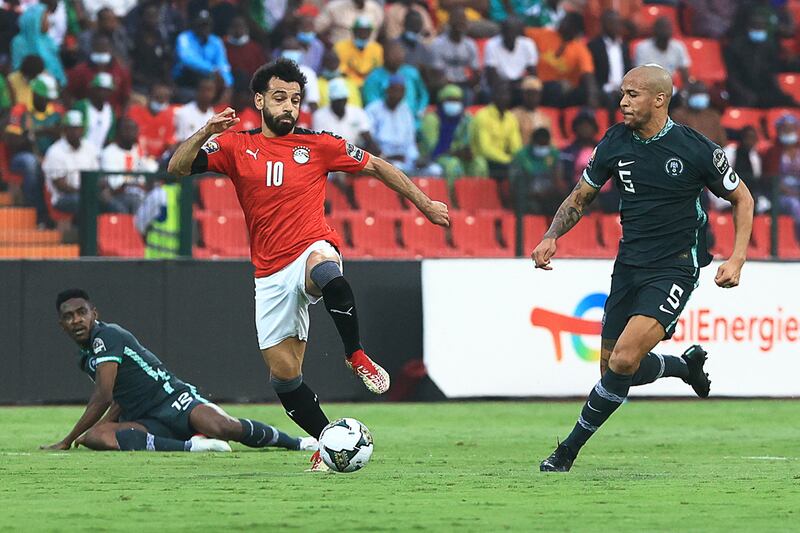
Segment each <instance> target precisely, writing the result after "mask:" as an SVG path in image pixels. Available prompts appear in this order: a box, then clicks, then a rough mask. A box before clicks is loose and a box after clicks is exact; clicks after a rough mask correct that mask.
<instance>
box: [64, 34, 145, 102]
mask: <svg viewBox="0 0 800 533" xmlns="http://www.w3.org/2000/svg"><path fill="white" fill-rule="evenodd" d="M101 72H107V73H109V74H111V78H112V79H113V80H114V92H113V93H112V94H111V100H110V102H111V105H112V107H113V108H114V110H115V111H116V112H117V113H120V112H122V110H123V109H125V107H126V105H127V103H128V98H129V97H130V92H131V73H130V70H128V68H127V67H126V66H124V65H123V64H122V63H121V62H120V61H119V60H118V59H117V58H115V57H114V55H113V54H112V52H111V41H110V40H109V39H108V37H107V36H106V35H104V34H102V33H100V34H97V35H95V36H94V40H93V44H92V53H91V54H89V60H88V61H84V62H82V63H78V64H77V65H75V66H74V67H72V68H71V69H70V70H69V72H68V78H69V84H68V85H67V92H68V93H69V96H70V97H71V99H72V100H81V99H83V98H86V97H87V96H88V93H89V88H90V85H91V83H92V80H94V79H95V77H96V76H97V75H98V74H99V73H101Z"/></svg>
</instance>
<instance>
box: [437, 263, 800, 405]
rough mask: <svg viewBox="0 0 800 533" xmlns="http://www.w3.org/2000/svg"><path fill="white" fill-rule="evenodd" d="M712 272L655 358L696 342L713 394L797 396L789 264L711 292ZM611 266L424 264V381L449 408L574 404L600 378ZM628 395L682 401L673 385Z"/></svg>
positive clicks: (686, 391) (799, 328)
mask: <svg viewBox="0 0 800 533" xmlns="http://www.w3.org/2000/svg"><path fill="white" fill-rule="evenodd" d="M717 266H718V263H713V264H712V265H710V266H708V267H706V268H705V269H703V270H702V271H701V272H702V273H701V276H700V285H699V287H698V288H697V289H696V290H695V291H694V293H693V294H692V297H691V299H690V300H689V303H688V305H687V306H686V309H685V310H684V312H683V314H682V316H681V318H680V320H679V322H678V325H677V329H676V332H675V335H674V337H673V339H672V340H670V341H665V342H663V343H661V344H660V345H659V346H657V347H656V349H655V350H654V351H656V352H657V353H665V354H672V355H680V354H681V353H682V352H683V351H684V350H685V349H686V348H687V347H688V346H690V345H692V344H702V345H703V347H705V348H706V349H707V350H708V352H709V354H710V355H709V362H708V364H707V368H708V370H709V372H710V374H711V378H712V381H713V385H712V389H711V391H712V394H713V395H714V396H737V397H740V396H754V397H756V396H769V397H772V396H775V397H791V396H800V382H799V381H798V380H797V375H798V373H800V357H798V355H800V299H799V298H798V295H797V291H796V290H792V289H787V283H788V284H790V285H791V284H792V283H793V282H792V280H796V279H799V278H800V263H777V262H755V261H754V262H749V263H747V264H746V265H745V267H744V270H743V272H742V280H741V285H740V286H739V287H737V288H735V289H721V288H719V287H717V286H716V285H715V284H714V276H715V274H716V270H717ZM612 267H613V262H612V261H602V260H588V261H587V260H574V261H571V260H560V259H557V260H556V261H555V262H554V263H553V270H552V271H549V272H545V271H539V270H535V269H533V268H532V266H531V264H530V261H529V260H518V259H510V260H501V261H498V260H491V261H489V260H470V261H465V260H458V259H449V260H440V261H428V260H426V261H423V263H422V289H423V297H422V300H423V318H424V320H423V331H424V353H425V358H424V360H425V365H426V367H427V370H428V373H429V375H430V377H431V379H432V380H433V382H434V383H435V384H436V385H438V387H439V388H440V389H441V390H442V392H443V393H444V394H445V395H446V396H447V397H449V398H466V397H564V396H579V397H583V396H584V395H585V394H586V393H587V392H588V390H589V388H590V387H591V386H592V384H593V383H594V382H595V381H596V380H597V379H598V377H599V367H598V360H599V356H600V351H599V350H600V330H601V320H602V317H603V305H604V303H605V300H606V298H607V295H608V290H609V286H610V275H611V272H612ZM465 287H467V288H468V290H459V289H460V288H465ZM454 288H455V289H454ZM631 391H632V392H631V394H632V395H647V396H692V395H693V394H692V392H691V389H690V388H688V387H687V386H686V385H685V384H684V383H683V382H681V381H680V380H678V379H664V380H659V381H657V382H656V383H654V384H652V385H647V386H646V387H635V388H633V389H631Z"/></svg>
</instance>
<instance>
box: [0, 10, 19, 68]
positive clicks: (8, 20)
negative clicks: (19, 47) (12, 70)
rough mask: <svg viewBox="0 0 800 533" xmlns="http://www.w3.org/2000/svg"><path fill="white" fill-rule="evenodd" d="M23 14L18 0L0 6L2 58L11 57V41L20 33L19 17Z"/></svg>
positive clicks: (0, 54) (6, 59) (0, 56)
mask: <svg viewBox="0 0 800 533" xmlns="http://www.w3.org/2000/svg"><path fill="white" fill-rule="evenodd" d="M20 13H22V7H20V5H19V2H18V0H16V1H15V0H12V1H10V2H8V1H6V2H3V3H2V4H0V58H5V61H0V63H1V62H8V58H9V57H10V56H11V40H12V39H13V38H14V36H15V35H17V33H19V26H18V24H17V22H18V20H19V15H20Z"/></svg>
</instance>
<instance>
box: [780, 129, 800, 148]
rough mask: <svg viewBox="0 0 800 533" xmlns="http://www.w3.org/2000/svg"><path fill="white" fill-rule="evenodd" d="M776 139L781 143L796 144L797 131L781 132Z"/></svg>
mask: <svg viewBox="0 0 800 533" xmlns="http://www.w3.org/2000/svg"><path fill="white" fill-rule="evenodd" d="M778 139H779V140H780V141H781V144H784V145H787V146H789V145H792V144H797V132H792V133H782V134H781V135H780V136H779V137H778Z"/></svg>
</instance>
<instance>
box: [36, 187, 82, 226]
mask: <svg viewBox="0 0 800 533" xmlns="http://www.w3.org/2000/svg"><path fill="white" fill-rule="evenodd" d="M43 190H44V204H45V206H47V214H48V215H49V216H50V219H51V220H52V221H53V222H66V221H68V220H72V219H73V217H74V216H75V215H73V214H72V213H68V212H66V211H59V210H58V209H56V208H55V207H53V202H52V195H51V194H50V189H49V188H48V187H47V185H44V186H43Z"/></svg>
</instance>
